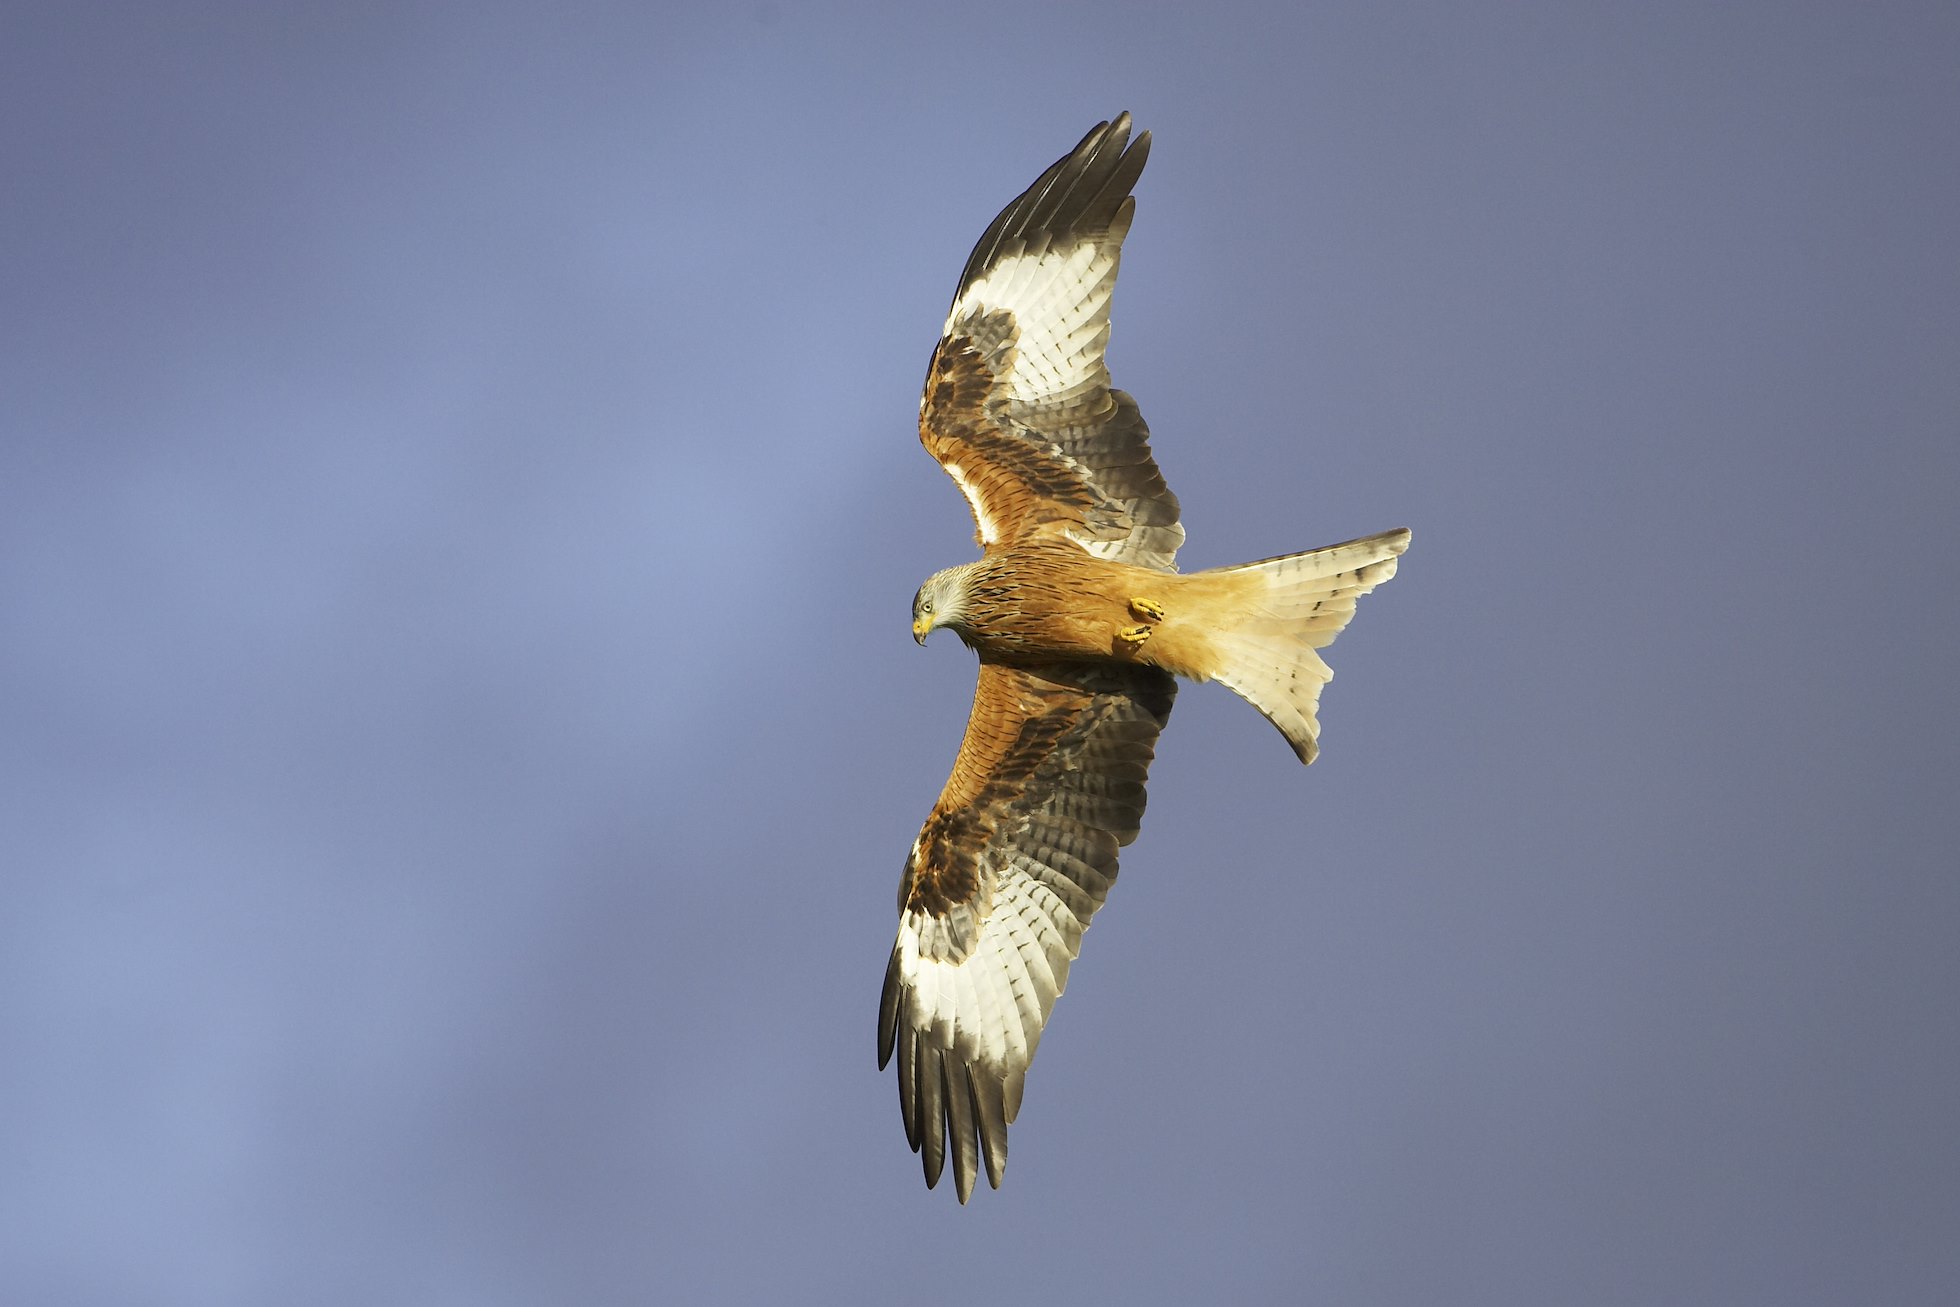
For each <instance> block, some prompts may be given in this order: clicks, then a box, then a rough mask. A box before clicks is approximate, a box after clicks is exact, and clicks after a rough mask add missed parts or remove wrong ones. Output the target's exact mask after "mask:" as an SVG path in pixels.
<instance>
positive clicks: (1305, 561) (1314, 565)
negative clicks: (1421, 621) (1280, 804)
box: [1190, 530, 1409, 762]
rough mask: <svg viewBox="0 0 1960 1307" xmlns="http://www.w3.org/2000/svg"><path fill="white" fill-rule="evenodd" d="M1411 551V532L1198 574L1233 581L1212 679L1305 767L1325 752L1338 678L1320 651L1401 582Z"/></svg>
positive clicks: (1218, 618)
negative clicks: (1323, 734)
mask: <svg viewBox="0 0 1960 1307" xmlns="http://www.w3.org/2000/svg"><path fill="white" fill-rule="evenodd" d="M1408 547H1409V533H1408V531H1406V530H1395V531H1385V532H1383V533H1382V534H1380V535H1375V536H1368V537H1366V538H1364V539H1361V540H1350V541H1348V542H1347V543H1346V544H1339V545H1329V546H1327V547H1326V548H1325V549H1312V550H1309V551H1307V552H1306V553H1304V554H1287V555H1285V556H1283V557H1280V558H1268V559H1265V560H1264V561H1262V562H1257V563H1241V564H1239V565H1238V566H1237V567H1220V568H1214V569H1212V570H1210V571H1206V572H1196V573H1193V574H1192V576H1191V577H1190V579H1191V580H1192V581H1207V580H1210V579H1212V578H1217V579H1218V580H1219V581H1220V582H1227V583H1229V584H1228V585H1227V586H1225V587H1224V589H1225V590H1226V593H1227V594H1229V596H1230V598H1229V600H1226V595H1225V594H1221V595H1219V596H1218V598H1219V599H1220V600H1226V601H1225V602H1219V603H1216V604H1215V605H1214V606H1213V607H1212V610H1211V614H1210V618H1211V620H1210V622H1209V623H1208V626H1209V629H1208V630H1207V631H1206V635H1207V636H1208V637H1209V639H1208V643H1209V644H1210V646H1211V653H1212V658H1211V660H1210V662H1211V666H1210V668H1209V669H1208V670H1209V671H1210V675H1211V679H1212V680H1216V681H1221V682H1223V683H1224V684H1226V685H1229V686H1231V687H1232V689H1233V690H1235V691H1237V692H1238V693H1239V694H1240V695H1241V696H1243V697H1244V698H1245V700H1246V701H1247V702H1248V703H1250V704H1251V705H1252V706H1253V707H1255V708H1257V709H1258V710H1259V711H1260V712H1262V713H1264V714H1265V715H1266V720H1268V721H1270V722H1271V723H1272V724H1273V725H1275V726H1277V727H1279V730H1280V734H1282V735H1284V736H1285V737H1286V740H1287V743H1289V744H1291V745H1292V746H1293V752H1295V753H1296V754H1298V755H1299V756H1300V761H1301V762H1312V761H1313V760H1314V756H1315V755H1316V754H1317V753H1319V752H1320V747H1319V745H1318V744H1317V743H1316V739H1317V737H1318V736H1319V734H1320V725H1319V723H1318V721H1316V720H1315V717H1314V711H1315V709H1316V708H1317V707H1318V706H1319V703H1320V687H1321V686H1323V685H1325V684H1327V682H1328V681H1330V680H1331V679H1333V676H1334V673H1333V671H1332V670H1331V669H1330V668H1329V667H1328V666H1327V664H1326V663H1325V662H1323V661H1322V660H1321V657H1320V655H1319V653H1317V652H1316V650H1319V649H1323V648H1325V647H1326V646H1328V645H1330V644H1332V643H1333V642H1334V637H1335V636H1337V635H1339V634H1340V633H1341V628H1343V627H1345V626H1346V625H1347V624H1348V620H1349V619H1350V618H1352V617H1353V616H1354V602H1355V600H1357V599H1359V598H1360V597H1361V596H1362V595H1365V594H1367V593H1368V592H1369V591H1370V590H1373V589H1374V588H1375V587H1376V586H1378V585H1380V584H1381V583H1382V582H1384V581H1386V580H1388V578H1390V577H1391V576H1394V575H1395V560H1396V559H1397V558H1398V557H1400V555H1401V553H1402V551H1403V550H1405V549H1407V548H1408Z"/></svg>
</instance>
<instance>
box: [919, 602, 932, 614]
mask: <svg viewBox="0 0 1960 1307" xmlns="http://www.w3.org/2000/svg"><path fill="white" fill-rule="evenodd" d="M919 611H920V612H922V613H929V612H931V611H932V600H930V599H928V600H926V601H925V602H924V603H922V604H920V605H919Z"/></svg>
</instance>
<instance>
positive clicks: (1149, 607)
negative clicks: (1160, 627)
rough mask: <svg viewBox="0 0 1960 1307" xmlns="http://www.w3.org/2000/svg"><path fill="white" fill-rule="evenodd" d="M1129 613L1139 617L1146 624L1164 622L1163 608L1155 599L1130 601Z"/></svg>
mask: <svg viewBox="0 0 1960 1307" xmlns="http://www.w3.org/2000/svg"><path fill="white" fill-rule="evenodd" d="M1130 612H1131V613H1133V614H1134V615H1136V616H1138V617H1141V618H1142V619H1143V620H1144V621H1146V622H1161V621H1163V620H1164V606H1163V605H1162V604H1160V603H1158V602H1157V601H1156V600H1155V599H1132V600H1130ZM1138 629H1139V630H1141V629H1142V628H1141V627H1139V628H1138Z"/></svg>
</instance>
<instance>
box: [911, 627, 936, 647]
mask: <svg viewBox="0 0 1960 1307" xmlns="http://www.w3.org/2000/svg"><path fill="white" fill-rule="evenodd" d="M931 632H932V627H931V626H929V625H927V624H926V623H924V622H914V623H912V638H913V639H914V640H916V641H918V642H919V643H920V644H924V643H925V642H926V636H927V635H929V634H930V633H931Z"/></svg>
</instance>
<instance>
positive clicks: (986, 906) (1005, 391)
mask: <svg viewBox="0 0 1960 1307" xmlns="http://www.w3.org/2000/svg"><path fill="white" fill-rule="evenodd" d="M1129 131H1130V123H1129V116H1128V115H1127V114H1125V115H1119V116H1118V117H1117V119H1116V121H1115V122H1114V123H1102V124H1099V125H1098V126H1097V127H1096V128H1095V129H1094V130H1092V131H1091V132H1090V133H1089V134H1088V135H1087V136H1085V137H1083V139H1082V142H1081V143H1080V144H1079V145H1077V146H1076V148H1075V149H1074V150H1073V151H1071V152H1070V153H1069V154H1068V155H1066V156H1065V157H1063V158H1062V159H1060V160H1058V161H1057V162H1056V163H1055V164H1054V166H1052V167H1051V168H1049V169H1048V170H1047V171H1046V172H1044V173H1043V174H1042V175H1041V177H1040V178H1039V179H1038V180H1036V182H1035V184H1034V185H1033V186H1031V187H1029V188H1028V190H1027V191H1025V192H1024V193H1023V194H1022V195H1021V196H1020V197H1019V198H1017V199H1016V200H1015V201H1014V203H1012V204H1010V205H1009V206H1008V207H1007V208H1006V209H1004V210H1003V211H1002V212H1001V214H1000V216H999V217H997V218H995V219H994V221H993V223H992V224H991V225H990V226H989V227H988V228H987V231H986V234H985V235H983V236H982V237H981V238H980V243H979V244H978V245H977V246H976V247H975V248H974V251H973V254H972V257H971V258H969V259H968V260H967V265H966V269H965V271H964V273H963V274H962V275H961V278H960V286H959V290H958V292H957V293H956V294H955V296H954V299H953V307H952V311H951V312H950V313H949V314H948V315H947V319H946V327H945V331H944V334H943V335H942V338H941V339H940V342H939V346H938V348H937V350H935V351H934V354H933V359H932V365H931V367H930V369H929V370H928V372H927V376H926V387H925V395H924V397H923V399H922V400H921V401H920V408H919V435H920V439H921V440H922V441H923V442H924V444H925V447H926V449H927V450H928V451H929V452H930V453H931V454H932V456H933V457H934V458H936V459H938V460H939V462H940V464H941V465H942V466H943V467H945V469H946V471H947V473H948V474H949V475H950V476H951V477H952V478H953V480H954V482H955V483H956V484H957V485H958V486H959V488H960V490H961V491H962V492H963V493H964V494H965V495H966V498H967V503H968V506H969V507H970V508H971V509H972V511H973V518H974V525H975V534H976V537H977V538H978V540H979V542H980V545H981V547H982V550H983V554H982V557H981V558H980V559H979V560H977V561H975V562H971V563H964V564H961V565H959V566H957V567H951V568H947V569H946V570H945V571H942V572H939V573H937V574H935V575H934V576H932V577H930V578H929V579H928V580H927V581H926V583H925V584H924V585H923V586H921V587H920V588H919V593H918V595H917V597H916V598H915V599H914V600H913V614H912V618H913V621H912V629H913V634H914V635H915V637H916V638H918V640H919V641H920V642H921V643H924V640H925V637H926V635H927V634H928V633H930V632H931V631H932V630H934V629H936V628H938V627H941V626H947V627H951V628H952V629H953V630H954V631H955V632H957V633H958V634H959V636H960V638H961V639H962V640H964V641H965V642H966V643H967V644H968V645H969V646H971V647H972V648H974V649H975V650H976V651H977V652H978V653H979V655H980V679H979V684H978V686H977V687H976V689H975V691H974V699H973V710H972V713H971V715H970V716H969V717H968V720H967V728H966V737H965V739H964V740H963V741H962V742H961V745H960V752H959V755H958V757H957V759H956V760H955V761H954V764H953V773H952V776H951V777H950V778H949V779H948V780H947V782H946V787H945V789H944V791H943V792H942V793H941V794H940V797H939V802H938V803H937V804H936V805H935V806H934V808H933V812H932V816H931V817H930V818H928V819H927V821H926V824H925V827H924V829H923V830H921V831H920V832H919V838H918V839H917V840H916V841H915V842H914V844H913V846H912V852H911V855H910V857H908V858H907V860H906V866H905V874H904V877H903V879H902V880H901V882H900V885H899V896H898V910H899V932H898V940H897V943H896V944H895V945H894V946H893V948H892V956H891V963H890V965H889V966H888V967H887V969H886V973H885V987H884V994H883V997H882V1000H881V1002H880V1004H879V1014H878V1065H879V1066H880V1067H883V1066H885V1065H887V1064H888V1063H889V1062H890V1061H891V1059H892V1057H893V1056H894V1054H896V1056H897V1058H898V1081H899V1104H900V1109H901V1114H902V1115H903V1117H904V1121H905V1134H906V1139H907V1141H908V1142H909V1143H910V1144H911V1146H912V1148H913V1149H914V1150H915V1151H916V1152H918V1153H919V1154H920V1155H921V1157H922V1158H923V1159H924V1163H925V1174H926V1183H927V1185H928V1186H931V1185H934V1184H936V1183H937V1182H938V1180H939V1176H940V1174H941V1172H942V1170H943V1169H944V1166H945V1164H946V1161H947V1160H948V1156H949V1150H950V1158H951V1161H952V1163H953V1171H954V1178H955V1180H956V1182H957V1187H958V1190H959V1197H960V1201H961V1202H965V1201H966V1199H967V1197H968V1195H969V1194H970V1193H971V1192H972V1189H973V1184H974V1180H975V1178H976V1175H977V1173H978V1170H979V1168H980V1165H981V1164H982V1163H983V1162H984V1164H985V1168H986V1172H987V1178H988V1181H989V1182H990V1183H991V1184H993V1185H994V1186H995V1187H998V1186H999V1185H1000V1179H1001V1171H1002V1168H1003V1167H1004V1166H1005V1165H1006V1161H1007V1126H1008V1123H1009V1122H1011V1121H1013V1120H1014V1117H1015V1114H1016V1112H1017V1111H1018V1110H1019V1107H1020V1102H1021V1090H1022V1085H1023V1078H1024V1075H1025V1072H1026V1070H1027V1067H1028V1064H1029V1062H1030V1061H1032V1060H1033V1057H1034V1053H1035V1048H1036V1046H1037V1045H1038V1044H1039V1042H1040V1038H1041V1032H1042V1029H1043V1026H1044V1025H1045V1023H1046V1022H1047V1019H1048V1015H1049V1012H1050V1011H1051V1009H1052V1008H1053V1006H1054V1002H1055V999H1056V998H1057V997H1058V996H1059V995H1060V994H1061V992H1062V989H1063V987H1064V985H1065V984H1066V983H1067V979H1068V969H1069V965H1070V963H1071V962H1072V961H1073V960H1074V958H1075V957H1076V954H1077V952H1078V950H1079V948H1080V945H1081V938H1082V932H1083V931H1084V930H1086V929H1087V927H1088V925H1089V921H1090V919H1091V917H1093V916H1094V914H1095V912H1096V910H1097V909H1098V908H1099V907H1101V906H1102V903H1103V900H1104V899H1105V897H1106V896H1107V895H1108V893H1109V888H1110V885H1111V884H1112V883H1113V882H1114V880H1115V878H1116V863H1117V850H1118V849H1119V848H1120V847H1121V846H1122V845H1125V844H1128V843H1129V842H1130V841H1131V840H1132V839H1134V838H1135V837H1136V833H1137V827H1138V824H1139V822H1140V821H1141V820H1142V817H1143V808H1144V780H1145V776H1146V773H1147V772H1148V770H1149V766H1150V760H1151V758H1152V757H1153V755H1154V753H1155V749H1156V742H1157V736H1158V733H1159V732H1160V731H1162V729H1163V726H1164V722H1165V721H1166V719H1167V718H1168V717H1169V715H1170V709H1171V702H1172V700H1173V698H1174V697H1175V695H1176V691H1177V686H1176V682H1175V680H1174V679H1173V678H1174V677H1177V676H1182V677H1186V678H1188V679H1191V680H1197V681H1206V680H1216V681H1220V682H1223V683H1224V684H1226V685H1228V686H1230V687H1231V688H1232V689H1233V690H1235V691H1237V692H1238V693H1239V694H1240V695H1242V696H1244V697H1245V698H1246V699H1247V700H1248V701H1250V702H1251V703H1252V704H1253V705H1254V706H1255V707H1257V708H1258V709H1259V710H1260V711H1261V712H1262V713H1264V714H1265V715H1266V717H1267V718H1268V719H1269V720H1270V721H1271V722H1272V723H1273V724H1274V725H1275V726H1277V727H1278V728H1279V730H1280V732H1281V734H1283V735H1285V736H1286V739H1287V742H1288V743H1289V744H1290V745H1291V746H1292V747H1293V750H1294V752H1295V754H1296V755H1297V756H1298V757H1299V758H1300V760H1301V761H1302V762H1312V761H1313V759H1314V756H1315V753H1316V752H1317V747H1318V746H1317V738H1318V734H1319V728H1318V724H1317V721H1316V716H1315V714H1316V709H1317V707H1318V703H1319V697H1320V688H1321V686H1322V685H1324V684H1325V683H1326V681H1327V680H1328V679H1329V678H1330V677H1331V676H1332V675H1333V673H1332V672H1330V671H1329V670H1328V668H1327V664H1326V663H1324V662H1323V661H1321V659H1320V656H1319V654H1318V653H1317V652H1316V650H1318V649H1320V648H1322V647H1324V646H1326V645H1327V644H1329V643H1331V642H1332V641H1333V639H1334V637H1335V636H1336V635H1338V634H1339V633H1340V631H1341V629H1342V628H1343V627H1344V626H1346V625H1347V622H1348V619H1349V618H1350V617H1352V616H1353V614H1354V604H1355V600H1356V599H1357V598H1359V597H1360V596H1361V595H1363V594H1366V593H1367V592H1368V591H1370V590H1372V589H1374V588H1375V587H1376V586H1377V585H1379V584H1381V583H1382V582H1383V581H1386V580H1387V579H1388V578H1389V577H1391V576H1393V575H1394V574H1395V563H1396V559H1397V557H1398V556H1399V555H1400V554H1401V553H1402V551H1403V550H1404V549H1405V548H1407V546H1408V541H1409V533H1408V532H1407V531H1390V532H1386V533H1384V534H1381V535H1376V536H1369V537H1366V538H1363V539H1360V540H1353V541H1349V542H1348V543H1346V544H1341V545H1333V546H1329V547H1328V548H1325V549H1317V550H1313V551H1311V552H1308V553H1304V554H1289V555H1286V556H1283V557H1280V558H1271V559H1266V560H1264V561H1262V562H1257V563H1246V564H1243V565H1241V566H1238V567H1225V568H1217V569H1213V570H1211V571H1206V572H1198V573H1194V574H1192V575H1190V576H1181V575H1179V574H1177V573H1176V572H1175V571H1174V570H1173V567H1174V560H1175V557H1176V554H1177V549H1178V546H1179V545H1181V544H1182V543H1183V541H1184V528H1183V527H1182V526H1180V525H1179V524H1178V503H1177V497H1176V496H1175V495H1173V494H1172V493H1171V492H1170V489H1169V488H1168V487H1167V486H1166V485H1165V484H1164V478H1163V476H1162V474H1161V473H1159V472H1158V470H1157V465H1156V462H1155V460H1154V459H1153V458H1152V457H1151V454H1150V445H1149V430H1148V428H1146V427H1145V426H1144V423H1143V418H1142V416H1141V415H1140V414H1139V413H1138V412H1137V406H1136V404H1135V403H1134V402H1133V401H1132V400H1131V399H1130V397H1129V396H1128V395H1125V394H1124V393H1123V392H1121V391H1118V390H1112V389H1110V387H1109V373H1108V370H1107V369H1106V367H1105V366H1104V362H1103V350H1104V346H1105V345H1106V343H1107V341H1108V337H1109V297H1110V291H1111V289H1112V287H1113V286H1114V284H1115V279H1116V269H1117V263H1118V260H1119V257H1120V255H1121V251H1122V243H1123V237H1124V235H1125V234H1126V233H1127V232H1128V231H1129V227H1130V219H1131V215H1132V214H1133V212H1134V210H1135V201H1134V200H1133V199H1132V198H1131V197H1130V189H1131V187H1132V186H1134V185H1135V184H1136V180H1137V177H1138V175H1139V174H1140V173H1141V172H1142V171H1143V164H1144V159H1145V157H1146V156H1147V154H1148V152H1149V146H1150V138H1149V135H1148V134H1147V133H1145V134H1143V135H1139V136H1138V137H1137V138H1136V140H1135V141H1134V142H1132V141H1130V139H1129Z"/></svg>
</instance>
